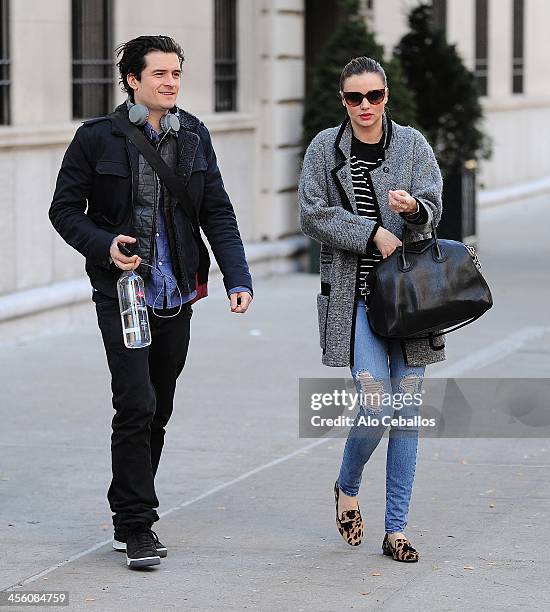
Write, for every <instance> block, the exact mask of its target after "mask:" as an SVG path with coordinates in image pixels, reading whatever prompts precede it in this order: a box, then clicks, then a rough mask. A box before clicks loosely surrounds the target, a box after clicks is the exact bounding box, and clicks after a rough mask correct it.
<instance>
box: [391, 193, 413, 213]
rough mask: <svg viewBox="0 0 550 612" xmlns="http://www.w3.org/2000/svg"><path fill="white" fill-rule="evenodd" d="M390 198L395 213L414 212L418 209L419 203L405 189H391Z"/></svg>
mask: <svg viewBox="0 0 550 612" xmlns="http://www.w3.org/2000/svg"><path fill="white" fill-rule="evenodd" d="M388 200H389V204H390V208H391V209H392V210H393V212H394V213H398V214H399V213H413V212H416V211H417V210H418V203H417V201H416V200H415V199H414V198H413V197H412V195H409V194H408V193H407V192H406V191H405V190H403V189H397V190H396V191H391V190H390V191H389V193H388Z"/></svg>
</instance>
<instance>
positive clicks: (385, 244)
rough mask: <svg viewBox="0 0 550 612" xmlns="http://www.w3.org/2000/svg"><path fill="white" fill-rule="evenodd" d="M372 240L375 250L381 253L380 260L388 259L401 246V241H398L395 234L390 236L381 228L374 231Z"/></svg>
mask: <svg viewBox="0 0 550 612" xmlns="http://www.w3.org/2000/svg"><path fill="white" fill-rule="evenodd" d="M373 240H374V244H375V245H376V248H377V249H378V250H379V251H380V253H382V259H386V257H389V256H390V255H391V254H392V253H393V252H394V251H395V249H396V248H397V247H398V246H401V244H402V242H401V240H399V238H398V237H397V236H396V235H395V234H392V233H391V232H390V231H388V230H387V229H386V228H385V227H382V226H380V227H379V228H378V229H377V230H376V234H374V239H373Z"/></svg>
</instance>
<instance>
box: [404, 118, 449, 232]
mask: <svg viewBox="0 0 550 612" xmlns="http://www.w3.org/2000/svg"><path fill="white" fill-rule="evenodd" d="M442 191H443V178H442V176H441V170H440V169H439V165H438V163H437V160H436V159H435V155H434V152H433V149H432V147H431V146H430V144H429V143H428V141H427V140H426V138H425V137H424V136H423V134H422V133H421V132H419V131H418V130H415V140H414V149H413V167H412V186H411V195H412V196H413V198H415V199H416V200H417V201H418V203H419V205H420V206H421V207H422V206H423V207H424V209H425V211H426V212H427V218H426V216H425V215H424V218H423V219H422V221H423V223H420V222H419V221H418V220H417V221H411V220H409V219H407V218H406V217H405V216H403V218H404V219H405V221H406V222H407V225H408V226H409V227H410V228H411V229H413V230H414V231H415V232H418V233H420V234H426V233H429V232H430V228H431V223H432V219H433V220H434V224H435V225H436V226H437V225H438V223H439V221H440V219H441V213H442V211H443V203H442Z"/></svg>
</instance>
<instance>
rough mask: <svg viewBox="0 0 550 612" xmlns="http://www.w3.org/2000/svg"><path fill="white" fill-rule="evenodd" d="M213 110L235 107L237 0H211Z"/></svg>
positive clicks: (230, 109)
mask: <svg viewBox="0 0 550 612" xmlns="http://www.w3.org/2000/svg"><path fill="white" fill-rule="evenodd" d="M214 62H215V66H214V67H215V71H214V72H215V87H214V90H215V96H216V100H215V109H216V112H226V111H236V110H237V0H215V7H214Z"/></svg>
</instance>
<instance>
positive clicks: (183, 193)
mask: <svg viewBox="0 0 550 612" xmlns="http://www.w3.org/2000/svg"><path fill="white" fill-rule="evenodd" d="M111 117H112V121H113V122H114V123H115V125H116V127H118V128H119V129H120V131H121V132H122V133H123V134H124V135H125V136H127V137H128V139H129V140H130V141H131V142H132V143H133V144H134V145H135V146H136V147H137V149H138V150H139V152H140V153H141V154H142V155H143V157H145V159H146V160H147V161H148V163H149V165H150V166H151V168H153V170H154V171H155V172H156V173H157V174H158V175H159V177H160V179H161V181H162V182H163V183H164V184H165V185H166V187H167V188H168V190H169V191H170V193H171V194H172V195H173V196H174V197H175V198H176V199H177V200H178V202H179V203H180V204H181V206H182V207H183V210H184V211H185V214H186V215H187V216H188V217H189V219H190V220H191V223H192V224H193V227H194V228H195V230H196V231H198V229H199V220H198V218H197V211H196V209H195V207H194V206H193V204H192V202H191V200H190V198H189V195H188V193H187V189H186V188H185V185H184V184H183V181H182V180H181V178H179V177H178V176H176V175H175V173H174V172H173V171H172V170H171V169H170V168H169V167H168V166H167V165H166V162H165V161H164V160H163V159H162V157H161V156H160V154H159V152H158V151H157V150H156V149H155V147H154V146H153V145H152V144H151V143H150V142H149V141H148V140H147V138H146V137H145V136H144V134H143V133H142V132H141V130H139V129H138V128H137V127H136V126H135V125H134V124H133V123H130V121H128V119H126V118H125V117H121V116H120V115H119V114H117V113H112V114H111Z"/></svg>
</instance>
